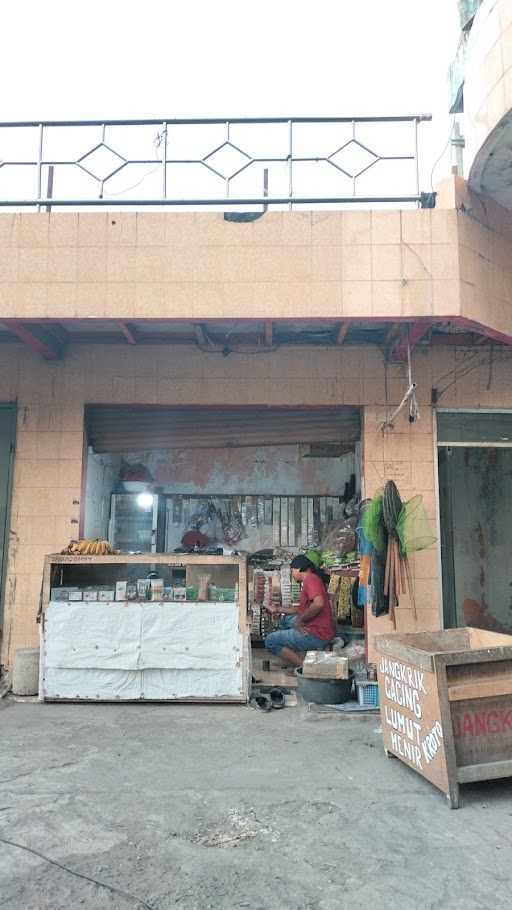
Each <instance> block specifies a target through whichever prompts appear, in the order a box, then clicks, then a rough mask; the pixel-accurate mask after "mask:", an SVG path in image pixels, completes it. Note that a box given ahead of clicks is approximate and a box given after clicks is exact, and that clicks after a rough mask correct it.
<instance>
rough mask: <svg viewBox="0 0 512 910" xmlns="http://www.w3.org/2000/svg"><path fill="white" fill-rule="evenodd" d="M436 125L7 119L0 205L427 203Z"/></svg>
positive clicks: (0, 147) (410, 120)
mask: <svg viewBox="0 0 512 910" xmlns="http://www.w3.org/2000/svg"><path fill="white" fill-rule="evenodd" d="M429 120H431V116H430V115H427V114H420V115H413V116H401V117H327V118H320V117H273V118H272V117H271V118H261V119H259V118H231V119H230V118H218V119H205V120H192V119H190V120H170V119H165V118H164V119H161V120H92V121H45V122H19V123H17V122H7V123H6V122H4V123H0V206H4V207H11V208H13V209H16V208H20V207H35V208H37V209H38V210H40V209H41V208H42V207H46V208H47V209H48V208H49V207H50V206H51V207H55V206H59V207H60V206H67V207H74V208H79V207H82V206H102V207H104V208H111V207H112V206H131V207H133V208H138V207H140V206H155V207H158V206H183V207H201V206H215V207H230V208H231V207H234V208H237V207H240V206H244V207H247V206H264V208H265V209H266V208H267V207H268V206H274V205H275V206H288V207H289V208H292V207H293V206H294V205H322V204H338V205H343V204H353V205H358V204H364V203H417V204H420V205H421V204H427V205H428V204H429V202H428V194H423V193H421V191H420V168H419V156H418V127H419V124H420V123H421V122H422V121H429ZM255 149H256V151H255ZM146 150H147V151H148V154H144V152H146ZM149 151H150V152H151V153H150V154H149ZM147 168H150V170H149V171H148V170H147ZM141 169H144V173H142V176H141V173H140V170H141ZM134 180H135V183H134V182H133V181H134ZM205 183H207V184H208V186H207V187H206V189H205V190H204V191H203V192H198V191H197V190H198V188H200V189H201V188H204V186H205ZM143 185H144V192H143V193H141V194H137V195H135V196H133V195H132V193H133V190H134V189H137V188H138V187H142V186H143ZM219 188H220V189H219ZM270 190H272V192H271V191H270Z"/></svg>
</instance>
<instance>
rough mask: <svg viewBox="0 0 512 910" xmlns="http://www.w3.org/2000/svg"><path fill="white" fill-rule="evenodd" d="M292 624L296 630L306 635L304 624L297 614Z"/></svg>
mask: <svg viewBox="0 0 512 910" xmlns="http://www.w3.org/2000/svg"><path fill="white" fill-rule="evenodd" d="M294 626H295V628H296V629H297V632H302V634H303V635H307V631H306V626H305V625H304V622H303V621H302V618H301V617H300V616H297V619H296V620H295V623H294Z"/></svg>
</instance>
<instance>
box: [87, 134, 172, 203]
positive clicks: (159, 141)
mask: <svg viewBox="0 0 512 910" xmlns="http://www.w3.org/2000/svg"><path fill="white" fill-rule="evenodd" d="M166 133H167V129H165V130H162V132H161V133H158V134H157V135H156V136H155V138H154V139H153V145H154V146H155V152H157V151H158V149H159V148H160V146H161V144H162V140H163V137H164V135H165V134H166ZM162 164H163V161H160V160H159V162H158V164H157V166H156V167H154V168H152V170H150V171H146V173H145V174H144V175H143V176H142V177H141V178H140V180H138V181H137V183H134V184H133V185H132V186H125V187H124V189H122V190H120V191H119V192H118V193H105V192H104V193H103V194H102V199H104V198H105V196H108V198H109V199H112V198H113V197H114V196H122V195H123V194H124V193H131V191H132V190H136V189H137V187H138V186H140V185H141V183H144V181H145V179H146V177H151V175H152V174H156V173H157V171H160V170H161V168H162Z"/></svg>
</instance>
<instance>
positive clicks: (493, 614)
mask: <svg viewBox="0 0 512 910" xmlns="http://www.w3.org/2000/svg"><path fill="white" fill-rule="evenodd" d="M437 426H438V447H439V451H438V458H439V503H440V518H441V553H442V569H443V605H444V621H445V626H446V627H447V628H453V627H456V626H466V625H467V626H475V627H477V628H482V629H489V630H491V631H495V632H507V633H510V632H512V564H511V561H510V539H511V531H512V517H511V516H512V413H508V412H496V411H494V412H487V413H482V412H464V411H457V412H454V411H452V412H440V413H438V419H437Z"/></svg>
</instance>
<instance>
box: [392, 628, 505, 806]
mask: <svg viewBox="0 0 512 910" xmlns="http://www.w3.org/2000/svg"><path fill="white" fill-rule="evenodd" d="M438 635H442V637H443V644H444V646H445V647H444V648H443V650H435V645H434V638H433V637H434V636H438ZM464 635H466V636H469V642H470V644H471V645H473V644H474V645H475V647H474V648H471V649H470V650H463V636H464ZM421 639H424V640H425V648H424V649H422V648H421V646H420V641H421ZM375 642H376V646H377V651H378V653H379V655H384V656H388V657H389V658H390V659H391V660H397V661H401V662H403V663H404V664H408V665H412V666H413V667H419V668H421V669H423V670H424V671H426V672H427V673H430V674H432V675H433V677H434V679H435V691H434V696H437V703H438V708H439V713H440V722H441V724H442V729H443V752H444V756H445V759H446V772H447V786H446V789H445V787H443V786H442V785H440V784H438V783H436V781H434V780H432V778H427V779H430V781H431V783H434V785H435V786H437V787H438V788H439V789H441V790H443V792H445V794H446V797H447V799H448V801H449V804H450V807H451V808H452V809H457V808H458V807H459V785H460V784H461V783H469V782H476V781H485V780H496V779H500V778H504V777H512V754H511V758H510V759H509V760H498V761H489V762H481V763H475V764H464V765H460V764H458V762H457V754H456V748H455V737H454V730H453V718H452V711H451V704H452V703H454V702H457V701H471V700H473V699H475V700H478V699H481V698H489V697H500V696H504V695H510V696H512V673H511V672H509V673H508V674H506V675H505V674H500V673H496V674H493V675H490V674H489V677H488V679H487V680H485V679H483V678H482V675H481V671H480V676H479V677H478V681H477V680H476V679H475V680H474V682H472V681H471V678H469V681H468V682H464V683H457V682H455V683H450V681H449V679H448V672H449V670H450V668H457V667H467V668H471V666H472V665H478V664H484V665H486V664H487V665H490V666H496V665H498V669H499V664H500V663H503V662H504V661H511V662H512V636H510V635H503V634H498V633H494V632H488V631H486V630H483V629H475V628H472V627H464V628H459V629H450V630H440V631H438V632H425V633H412V634H409V635H407V634H405V635H380V636H376V639H375ZM415 644H416V646H415ZM428 644H432V647H431V648H427V647H426V645H428ZM429 650H430V651H431V653H428V651H429ZM379 663H380V662H379ZM379 684H380V686H381V688H383V687H382V674H381V672H380V670H379ZM384 704H385V696H384V697H383V695H381V710H384ZM384 731H385V726H384V723H383V734H384V736H385V733H384ZM384 751H385V753H386V755H387V756H388V757H397V758H399V759H400V760H403V758H402V756H400V755H397V754H396V752H394V751H393V750H392V749H390V748H387V747H386V736H385V747H384ZM405 764H409V766H410V767H411V765H410V763H409V762H407V761H405ZM415 770H417V769H415ZM417 773H421V772H417ZM422 776H425V775H422Z"/></svg>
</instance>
